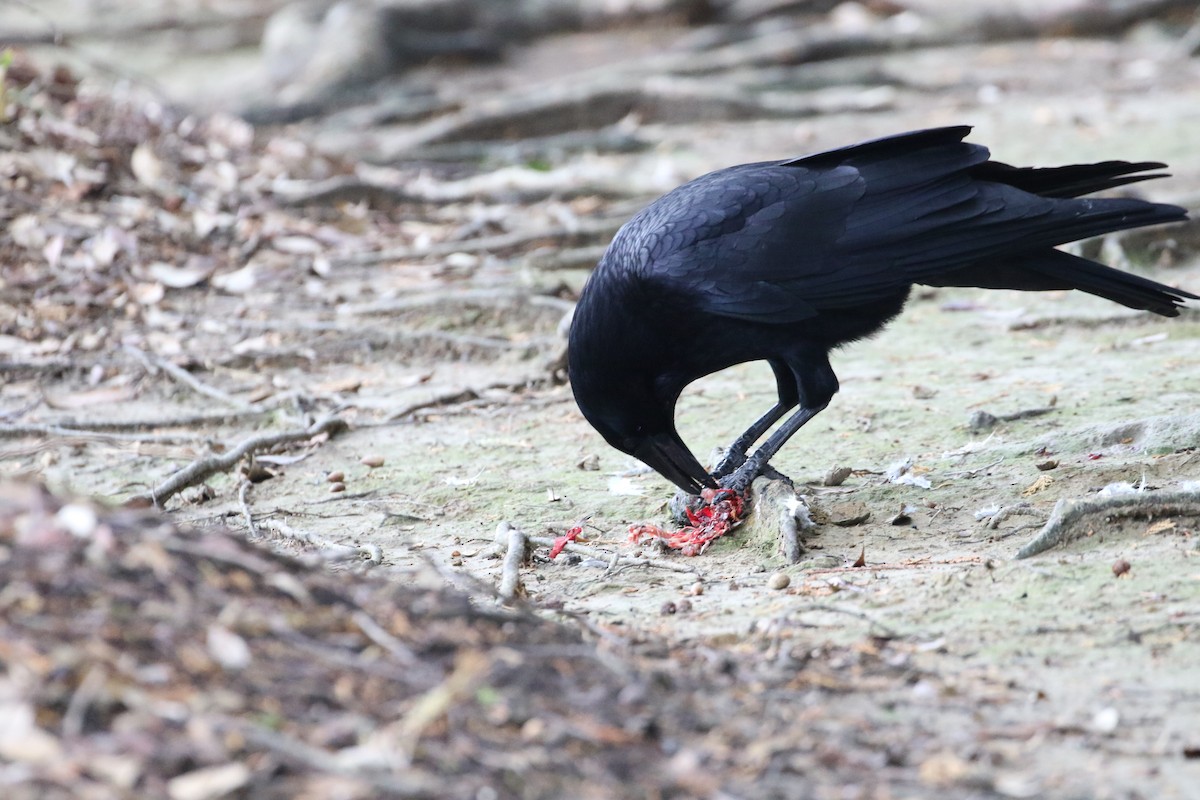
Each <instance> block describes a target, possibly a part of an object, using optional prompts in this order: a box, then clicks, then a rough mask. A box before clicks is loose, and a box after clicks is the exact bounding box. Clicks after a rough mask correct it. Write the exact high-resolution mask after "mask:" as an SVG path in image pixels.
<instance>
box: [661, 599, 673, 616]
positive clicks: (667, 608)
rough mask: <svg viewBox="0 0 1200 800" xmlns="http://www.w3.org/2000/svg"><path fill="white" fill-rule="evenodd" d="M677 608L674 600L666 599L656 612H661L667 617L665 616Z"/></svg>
mask: <svg viewBox="0 0 1200 800" xmlns="http://www.w3.org/2000/svg"><path fill="white" fill-rule="evenodd" d="M677 610H678V608H677V607H676V605H675V601H674V600H668V601H667V602H665V603H663V604H662V605H661V606H660V607H659V609H658V613H659V614H662V615H663V616H664V617H667V616H670V615H671V614H674V613H675V612H676V611H677Z"/></svg>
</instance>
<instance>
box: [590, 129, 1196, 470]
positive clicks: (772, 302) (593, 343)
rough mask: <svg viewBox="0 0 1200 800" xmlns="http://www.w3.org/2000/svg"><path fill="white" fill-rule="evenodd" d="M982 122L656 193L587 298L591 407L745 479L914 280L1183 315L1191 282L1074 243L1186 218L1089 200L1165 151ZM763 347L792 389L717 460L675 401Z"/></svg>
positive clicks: (642, 451) (640, 436) (643, 437)
mask: <svg viewBox="0 0 1200 800" xmlns="http://www.w3.org/2000/svg"><path fill="white" fill-rule="evenodd" d="M969 132H970V128H969V127H967V126H959V127H948V128H936V129H931V130H923V131H915V132H912V133H904V134H899V135H897V136H891V137H888V138H884V139H877V140H874V141H869V142H865V143H863V144H857V145H853V146H851V147H846V148H842V149H839V150H831V151H829V152H825V153H819V154H817V155H811V156H805V157H803V158H797V159H793V160H790V161H773V162H764V163H756V164H744V165H742V166H736V167H730V168H728V169H723V170H718V171H717V172H712V173H709V174H708V175H704V176H703V177H700V178H697V179H696V180H694V181H692V182H690V183H687V184H685V185H683V186H680V187H679V188H677V189H675V190H674V191H672V192H670V193H668V194H666V195H664V196H663V197H661V198H659V199H658V200H656V201H655V202H654V203H652V204H651V205H650V206H649V207H647V208H645V209H644V210H642V211H641V212H640V213H638V214H637V216H635V217H634V218H633V219H631V220H630V221H629V222H628V223H626V224H625V225H624V227H622V228H621V230H620V231H618V232H617V235H616V237H615V238H614V239H613V241H612V243H611V244H610V245H609V247H608V250H607V251H606V252H605V254H604V256H603V258H602V259H601V260H600V263H599V265H598V266H597V267H596V270H595V272H594V273H593V274H592V276H591V278H590V279H589V281H588V283H587V285H586V286H585V287H584V289H583V293H582V295H581V297H580V298H579V304H578V306H577V307H576V309H575V317H574V320H573V322H572V324H571V333H570V345H569V350H568V364H569V374H570V379H571V386H572V388H573V390H574V393H575V399H576V402H578V404H579V408H580V410H581V411H582V412H583V415H584V416H585V417H586V418H587V420H588V421H589V422H590V423H591V424H592V425H593V426H594V427H595V428H596V430H597V431H599V432H600V434H601V435H602V436H603V437H604V438H605V439H606V440H607V441H608V443H609V444H611V445H612V446H613V447H615V448H617V449H618V450H622V451H624V452H626V453H629V454H631V455H633V456H636V457H637V458H639V459H641V460H642V461H644V462H645V463H647V464H649V465H650V466H651V467H653V468H654V469H655V470H657V471H658V472H660V473H661V474H662V475H663V476H664V477H665V478H667V479H668V480H670V481H671V482H672V483H674V484H676V485H677V486H679V487H680V488H681V489H683V490H685V491H687V492H691V493H697V492H699V491H700V490H701V489H702V488H704V487H709V488H715V487H717V486H718V485H720V486H722V487H725V488H732V489H735V490H736V491H739V492H741V491H744V490H745V489H746V487H747V486H748V485H749V483H750V481H752V480H753V479H754V478H755V477H756V476H757V475H758V474H760V473H761V472H762V470H763V469H764V468H766V467H767V462H768V461H769V460H770V459H771V457H772V456H774V455H775V453H776V451H777V450H779V448H780V447H781V446H782V445H783V444H784V442H786V441H787V440H788V438H789V437H791V436H792V435H793V434H794V433H795V432H796V431H797V430H798V429H799V428H800V426H802V425H803V424H804V423H806V422H807V421H808V420H810V419H812V418H813V416H815V415H816V414H817V413H818V412H820V411H821V410H822V409H823V408H825V406H827V405H828V404H829V401H830V399H831V398H832V397H833V395H834V393H835V392H837V390H838V380H837V377H836V376H835V375H834V373H833V369H832V368H831V367H830V366H829V351H830V350H832V349H833V348H834V347H837V346H839V345H842V344H845V343H847V342H851V341H854V340H856V339H861V338H863V337H865V336H869V335H871V334H873V333H874V332H876V331H878V330H879V329H880V328H882V327H883V326H884V324H886V323H887V322H888V321H889V320H891V319H892V318H893V317H895V316H896V315H897V314H899V313H900V310H901V308H902V307H903V306H904V303H905V300H906V299H907V298H908V295H909V291H910V290H911V288H912V286H913V284H922V285H925V286H978V287H984V288H991V289H1028V290H1048V289H1080V290H1082V291H1085V292H1088V293H1089V294H1094V295H1097V296H1099V297H1104V298H1107V299H1109V300H1113V301H1115V302H1117V303H1121V304H1122V305H1125V306H1128V307H1130V308H1136V309H1144V310H1146V311H1153V312H1154V313H1156V314H1161V315H1163V316H1167V317H1173V316H1176V315H1178V314H1179V304H1180V303H1182V302H1183V298H1185V297H1186V298H1192V299H1200V298H1197V296H1196V295H1194V294H1191V293H1189V292H1185V291H1183V290H1181V289H1172V288H1171V287H1169V286H1164V285H1162V284H1160V283H1156V282H1154V281H1151V280H1148V279H1146V278H1142V277H1139V276H1137V275H1130V274H1128V273H1124V272H1121V271H1119V270H1115V269H1112V268H1111V267H1106V266H1103V265H1101V264H1097V263H1095V262H1093V261H1089V260H1087V259H1085V258H1080V257H1078V256H1074V255H1070V254H1068V253H1064V252H1062V251H1061V250H1056V249H1055V246H1056V245H1059V244H1063V243H1066V242H1071V241H1075V240H1077V239H1082V238H1085V237H1088V236H1096V235H1098V234H1102V233H1107V232H1109V231H1116V230H1122V229H1126V228H1136V227H1140V226H1143V225H1154V224H1158V223H1163V222H1175V221H1178V220H1182V219H1185V218H1186V212H1185V211H1184V210H1183V209H1182V208H1178V207H1176V206H1170V205H1163V204H1159V203H1149V202H1145V201H1142V200H1134V199H1111V198H1101V199H1077V198H1079V197H1080V196H1081V195H1085V194H1089V193H1091V192H1096V191H1100V190H1104V189H1111V188H1113V187H1116V186H1122V185H1124V184H1128V183H1133V182H1135V181H1141V180H1146V179H1149V178H1156V177H1162V175H1161V174H1145V173H1146V171H1147V170H1157V169H1161V168H1163V167H1164V166H1165V165H1163V164H1158V163H1153V162H1142V163H1136V164H1135V163H1129V162H1125V161H1105V162H1102V163H1099V164H1081V165H1075V166H1066V167H1056V168H1041V169H1039V168H1032V167H1012V166H1009V165H1007V164H1002V163H999V162H996V161H990V160H989V152H988V150H987V148H985V147H982V146H980V145H976V144H968V143H966V142H964V141H963V139H964V138H965V137H966V135H967V134H968V133H969ZM759 360H761V361H766V362H767V363H768V364H770V366H771V369H772V370H773V371H774V373H775V380H776V383H777V384H778V392H779V400H778V402H776V404H775V405H774V406H773V407H772V408H771V409H770V410H769V411H767V412H766V413H765V414H764V415H763V416H762V418H761V419H759V420H758V421H757V422H755V423H754V424H753V425H751V426H750V428H749V429H748V430H747V431H746V432H745V433H743V434H742V435H741V436H739V437H738V438H737V440H735V441H734V443H733V445H732V446H731V447H730V449H729V451H728V453H727V455H726V456H725V458H724V459H723V460H722V462H721V463H720V464H719V465H718V466H717V468H716V470H715V471H714V473H713V474H712V475H710V474H709V473H708V472H707V471H706V470H705V469H704V468H703V467H702V466H701V465H700V463H699V462H698V461H697V460H696V458H695V457H694V456H693V455H692V454H691V452H690V451H689V450H688V448H687V446H686V445H685V444H684V443H683V440H682V439H681V438H680V437H679V434H678V433H677V432H676V431H675V420H674V416H675V403H676V401H677V400H678V398H679V394H680V392H682V391H683V389H684V387H685V386H687V385H688V384H689V383H691V382H692V381H694V380H696V379H697V378H700V377H702V376H704V375H708V374H710V373H713V372H716V371H718V370H721V369H724V368H726V367H729V366H732V365H734V364H740V363H742V362H746V361H759ZM793 408H796V409H797V410H796V411H795V413H793V414H792V416H790V417H789V418H788V419H787V420H786V421H785V422H784V423H783V424H782V425H781V426H780V427H779V429H778V430H776V431H775V432H774V433H773V434H772V435H771V436H770V437H768V438H767V439H766V441H765V442H763V443H762V444H761V445H760V446H759V447H758V448H757V449H756V450H755V452H754V454H753V455H752V456H750V457H747V455H746V454H747V450H748V448H749V447H750V446H751V445H752V444H754V443H755V442H756V441H758V440H759V439H760V438H761V437H762V436H763V435H764V434H765V433H766V432H767V431H768V430H769V429H770V428H771V427H772V426H773V425H774V424H775V423H776V422H778V421H779V420H780V419H782V418H783V417H784V416H785V415H786V414H787V413H788V412H789V411H791V410H792V409H793Z"/></svg>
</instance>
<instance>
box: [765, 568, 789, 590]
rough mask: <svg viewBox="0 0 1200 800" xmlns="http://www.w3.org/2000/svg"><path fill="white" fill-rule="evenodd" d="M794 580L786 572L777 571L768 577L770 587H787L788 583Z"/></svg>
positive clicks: (768, 586)
mask: <svg viewBox="0 0 1200 800" xmlns="http://www.w3.org/2000/svg"><path fill="white" fill-rule="evenodd" d="M791 582H792V579H791V577H789V576H788V574H787V573H786V572H776V573H775V574H773V575H772V576H771V577H769V578H767V588H768V589H786V588H787V587H788V584H790V583H791Z"/></svg>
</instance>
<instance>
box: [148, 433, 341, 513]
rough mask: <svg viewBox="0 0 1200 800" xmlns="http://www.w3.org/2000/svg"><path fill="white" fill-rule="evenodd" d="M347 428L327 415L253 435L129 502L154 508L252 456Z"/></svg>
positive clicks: (189, 467) (192, 465)
mask: <svg viewBox="0 0 1200 800" xmlns="http://www.w3.org/2000/svg"><path fill="white" fill-rule="evenodd" d="M347 427H348V426H347V424H346V421H345V420H343V419H341V418H340V417H335V416H328V417H324V418H322V419H320V420H317V421H316V422H314V423H313V424H312V425H310V426H309V427H307V428H304V429H302V430H293V431H284V432H282V433H268V434H263V435H261V436H253V437H251V438H249V439H247V440H245V441H244V442H242V443H241V444H239V445H238V446H237V447H235V448H233V449H232V450H229V451H228V452H225V453H222V454H220V455H217V456H209V457H207V458H199V459H196V460H195V461H193V462H192V463H190V464H188V465H187V466H186V467H184V468H183V469H180V470H178V471H176V472H175V473H174V474H172V475H171V476H170V477H169V478H167V479H166V480H165V481H163V482H162V483H160V484H159V485H158V486H156V487H154V488H153V489H151V490H150V492H149V493H147V494H140V495H134V496H133V497H131V498H130V499H129V502H130V503H134V504H137V503H142V502H148V503H149V504H150V505H153V506H161V505H162V504H163V503H165V502H166V501H167V500H169V499H170V498H172V497H174V496H175V495H176V494H178V493H179V492H181V491H183V490H184V489H187V488H188V487H190V486H195V485H196V484H198V483H202V482H203V481H204V480H206V479H207V478H208V477H210V476H212V475H215V474H217V473H218V472H225V471H226V470H229V469H232V468H233V467H234V466H235V465H236V464H237V463H238V462H239V461H241V460H242V459H243V458H245V457H246V456H248V455H250V454H251V453H256V452H258V451H260V450H267V449H269V448H271V447H276V446H278V445H281V444H290V443H292V442H302V441H305V440H307V439H311V438H313V437H314V436H317V435H319V434H322V433H328V434H329V435H331V436H332V435H335V434H337V433H340V432H341V431H344V430H345V429H346V428H347Z"/></svg>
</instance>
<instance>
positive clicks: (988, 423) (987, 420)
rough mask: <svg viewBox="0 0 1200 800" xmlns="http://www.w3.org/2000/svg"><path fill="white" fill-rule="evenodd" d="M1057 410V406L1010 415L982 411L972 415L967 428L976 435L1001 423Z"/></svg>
mask: <svg viewBox="0 0 1200 800" xmlns="http://www.w3.org/2000/svg"><path fill="white" fill-rule="evenodd" d="M1057 410H1058V408H1057V407H1056V406H1045V407H1042V408H1024V409H1021V410H1020V411H1013V412H1011V413H1008V414H990V413H988V412H987V411H983V410H980V411H976V412H975V413H974V414H972V415H971V419H970V420H969V421H968V422H967V427H968V428H970V429H971V430H972V431H974V432H976V433H982V432H983V431H989V430H991V429H992V428H994V427H996V425H998V424H999V423H1001V422H1015V421H1016V420H1019V419H1030V418H1031V417H1040V416H1042V415H1043V414H1049V413H1051V412H1052V411H1057Z"/></svg>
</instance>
